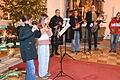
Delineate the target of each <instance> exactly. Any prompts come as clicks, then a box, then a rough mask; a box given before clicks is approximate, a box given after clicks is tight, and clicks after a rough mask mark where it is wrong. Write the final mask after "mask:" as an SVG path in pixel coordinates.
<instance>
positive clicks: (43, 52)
mask: <svg viewBox="0 0 120 80" xmlns="http://www.w3.org/2000/svg"><path fill="white" fill-rule="evenodd" d="M49 55H50V52H49V45H39V46H38V63H39V66H38V68H39V69H38V73H39V76H40V77H43V76H45V75H46V74H47V73H48V64H49Z"/></svg>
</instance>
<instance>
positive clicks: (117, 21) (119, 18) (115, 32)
mask: <svg viewBox="0 0 120 80" xmlns="http://www.w3.org/2000/svg"><path fill="white" fill-rule="evenodd" d="M109 29H110V51H109V52H114V53H116V47H117V41H118V39H119V35H120V12H118V13H117V14H116V17H114V18H113V19H112V20H111V21H110V23H109Z"/></svg>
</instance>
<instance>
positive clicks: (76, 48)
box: [71, 31, 80, 52]
mask: <svg viewBox="0 0 120 80" xmlns="http://www.w3.org/2000/svg"><path fill="white" fill-rule="evenodd" d="M71 46H72V51H73V52H76V51H79V50H80V32H79V31H74V39H72V45H71Z"/></svg>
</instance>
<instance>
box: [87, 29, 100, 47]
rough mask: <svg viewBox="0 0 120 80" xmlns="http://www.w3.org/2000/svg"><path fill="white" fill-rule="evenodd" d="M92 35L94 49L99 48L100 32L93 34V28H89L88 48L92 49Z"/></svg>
mask: <svg viewBox="0 0 120 80" xmlns="http://www.w3.org/2000/svg"><path fill="white" fill-rule="evenodd" d="M92 35H93V37H94V48H97V41H98V30H97V31H95V32H92V31H91V28H88V46H89V49H91V48H92Z"/></svg>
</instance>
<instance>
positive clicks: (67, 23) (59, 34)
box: [58, 18, 71, 36]
mask: <svg viewBox="0 0 120 80" xmlns="http://www.w3.org/2000/svg"><path fill="white" fill-rule="evenodd" d="M63 20H64V21H63V25H62V27H64V28H63V29H62V30H61V31H60V32H59V33H58V36H62V35H63V34H64V33H65V31H66V30H67V29H68V28H69V27H70V26H71V25H70V24H69V20H70V19H69V18H64V19H63ZM65 24H66V25H65Z"/></svg>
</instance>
